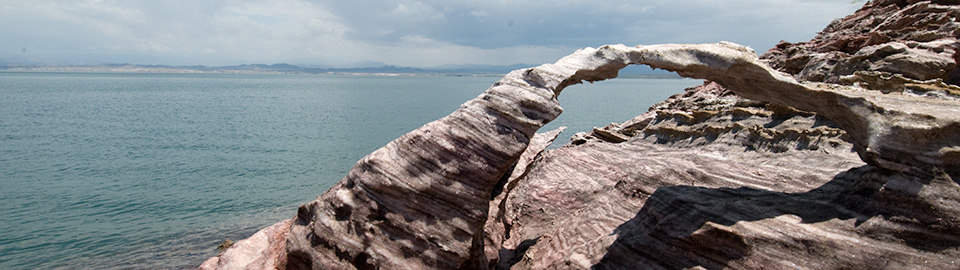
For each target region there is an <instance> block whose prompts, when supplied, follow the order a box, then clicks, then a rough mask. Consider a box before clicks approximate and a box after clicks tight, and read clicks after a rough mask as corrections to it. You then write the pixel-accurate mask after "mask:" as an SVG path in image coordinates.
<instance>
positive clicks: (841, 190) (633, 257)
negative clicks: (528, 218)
mask: <svg viewBox="0 0 960 270" xmlns="http://www.w3.org/2000/svg"><path fill="white" fill-rule="evenodd" d="M898 177H899V178H903V175H902V174H895V173H888V172H885V171H883V170H882V169H878V168H876V167H873V166H863V167H859V168H854V169H850V170H848V171H846V172H844V173H841V174H839V175H837V176H835V177H834V178H833V179H832V180H831V181H829V182H827V183H825V184H824V185H822V186H820V187H818V188H816V189H813V190H811V191H809V192H804V193H783V192H775V191H769V190H761V189H755V188H704V187H694V186H671V187H661V188H659V189H657V190H656V191H655V192H654V193H653V194H652V195H651V197H650V198H649V199H648V200H647V201H646V203H645V204H644V206H643V208H642V209H641V210H640V211H639V212H638V213H637V215H636V216H635V217H634V218H633V219H631V220H629V221H627V222H625V223H623V224H621V225H620V226H619V227H617V228H616V229H615V230H614V232H613V234H616V235H618V237H617V239H616V240H615V242H614V243H613V244H612V245H611V246H610V247H609V249H608V250H607V253H606V254H605V255H604V257H603V258H602V259H601V260H600V262H598V263H597V264H596V265H594V266H593V269H635V268H636V267H637V266H643V268H647V269H655V268H664V269H680V268H690V267H695V266H701V267H705V268H707V269H720V268H725V267H726V266H728V263H729V262H730V261H733V260H737V259H740V258H743V257H746V256H750V255H751V253H752V252H753V251H754V250H756V249H754V248H753V247H752V244H751V243H750V241H748V239H747V238H746V237H745V236H744V235H743V234H742V233H741V232H739V231H737V229H735V228H731V227H727V226H732V225H734V224H736V223H737V222H740V221H748V222H749V221H757V220H763V219H770V218H775V217H778V216H782V215H794V216H797V217H799V218H800V219H801V223H803V224H811V223H819V222H824V221H828V220H832V219H840V220H848V219H856V223H855V226H858V227H859V226H860V225H861V224H863V222H865V221H867V220H869V219H870V218H872V217H876V216H887V217H888V218H889V217H891V216H896V217H899V218H896V219H897V220H909V221H908V222H907V223H910V224H901V225H903V226H909V227H913V228H914V229H913V230H908V231H910V232H901V233H900V234H899V235H898V234H897V233H892V236H893V237H897V238H900V239H902V240H904V241H903V242H904V243H905V244H906V245H908V246H911V247H912V248H916V249H920V250H928V251H938V250H942V249H946V248H956V247H960V237H958V236H960V235H957V233H956V230H955V229H956V228H952V227H953V226H951V225H949V224H947V225H943V224H940V225H938V224H937V223H938V221H937V219H938V216H942V214H943V213H942V212H941V211H940V210H941V209H932V208H931V207H930V205H927V204H926V203H924V202H925V201H929V200H925V199H923V198H918V197H916V195H918V194H904V193H901V192H891V191H890V190H889V189H890V188H889V187H885V184H886V183H887V182H888V181H903V180H902V179H901V180H896V179H897V178H898ZM947 178H949V176H947ZM935 181H936V179H935ZM940 182H942V184H946V185H952V186H956V183H954V182H953V181H950V179H946V180H945V181H940ZM952 193H956V192H955V191H954V192H952ZM948 196H951V197H952V196H954V195H948ZM911 198H912V199H911ZM935 199H936V198H934V200H935ZM924 208H926V209H924ZM896 209H901V210H896ZM903 209H908V210H903ZM940 223H943V222H940ZM720 225H723V226H720ZM938 226H939V227H938ZM944 226H946V227H944ZM916 228H920V229H919V230H918V229H916ZM918 231H919V232H918ZM778 232H779V231H778ZM785 233H787V234H792V233H794V232H785ZM797 233H798V234H800V233H802V232H797ZM905 233H906V234H905ZM910 233H913V234H918V235H908V234H910ZM932 235H935V236H937V237H938V238H939V239H938V240H937V241H933V240H929V239H931V236H932ZM918 236H919V237H918ZM749 237H754V238H756V237H755V236H749ZM760 238H763V237H762V236H761V237H760ZM914 238H916V239H927V240H924V241H911V240H910V239H914ZM928 240H929V241H928Z"/></svg>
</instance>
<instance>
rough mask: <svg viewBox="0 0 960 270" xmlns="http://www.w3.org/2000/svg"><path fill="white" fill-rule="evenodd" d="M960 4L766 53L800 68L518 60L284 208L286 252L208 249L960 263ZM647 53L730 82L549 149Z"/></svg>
mask: <svg viewBox="0 0 960 270" xmlns="http://www.w3.org/2000/svg"><path fill="white" fill-rule="evenodd" d="M954 2H955V1H938V2H936V3H930V2H914V1H908V2H901V1H876V2H871V3H868V4H867V5H866V6H865V8H864V9H862V10H860V11H858V13H857V14H855V15H854V16H851V17H848V18H847V19H844V20H841V21H838V22H835V23H833V24H831V26H830V27H828V29H827V30H825V31H824V33H823V34H821V36H820V37H818V39H820V41H818V39H815V40H814V41H811V42H809V43H804V44H802V45H798V46H792V45H789V44H787V45H784V44H781V45H783V46H779V47H778V48H777V49H774V50H771V52H769V53H768V54H767V55H766V56H765V59H766V60H765V62H766V63H771V64H772V65H773V66H775V67H776V68H778V69H780V70H785V71H788V72H790V74H787V73H782V72H780V71H777V70H775V69H774V68H771V67H770V66H768V65H767V64H765V62H761V60H760V59H759V58H758V57H757V56H756V55H755V54H754V53H753V52H752V51H750V50H749V49H747V48H745V47H742V46H739V45H735V44H730V43H717V44H700V45H653V46H638V47H626V46H623V45H609V46H604V47H601V48H597V49H592V48H588V49H583V50H580V51H577V52H576V53H574V54H572V55H570V56H567V57H564V58H563V59H560V60H559V61H558V62H557V63H555V64H547V65H543V66H540V67H535V68H531V69H525V70H518V71H514V72H512V73H510V74H508V75H507V76H506V77H504V78H503V79H502V80H500V81H499V82H498V83H496V84H495V85H494V86H493V87H491V88H490V89H488V90H487V91H486V92H484V93H483V94H481V95H480V96H479V97H477V98H476V99H473V100H471V101H469V102H467V103H465V104H464V105H463V106H462V107H461V108H460V109H459V110H457V111H456V112H454V113H452V114H451V115H450V116H447V117H445V118H442V119H440V120H437V121H435V122H432V123H429V124H427V125H425V126H423V127H421V128H420V129H417V130H415V131H413V132H411V133H409V134H406V135H404V136H402V137H400V138H398V139H397V140H395V141H393V142H391V143H389V144H388V145H387V146H385V147H384V148H381V149H379V150H377V151H375V152H373V153H371V154H370V155H369V156H367V157H365V158H364V159H362V160H361V161H360V162H358V163H357V165H356V167H354V168H353V169H352V170H351V171H350V172H349V174H348V175H347V176H346V177H345V178H344V179H343V180H342V181H341V182H340V183H339V184H337V185H335V186H334V187H332V188H331V189H330V190H328V191H327V192H326V193H324V194H323V195H321V196H320V197H318V198H317V199H316V200H315V201H313V202H311V203H308V204H305V205H303V206H301V207H300V208H299V209H298V211H297V214H296V217H295V218H293V219H292V220H289V221H287V222H289V225H283V224H284V223H280V224H278V225H275V227H276V228H283V227H286V226H288V227H289V231H286V233H287V235H286V242H285V243H284V244H285V248H286V250H285V251H284V252H283V253H282V254H278V252H279V251H278V250H277V249H275V248H265V247H276V245H275V244H274V243H277V242H276V241H275V240H263V239H277V238H278V237H279V238H282V237H283V234H282V233H280V232H278V230H276V229H269V230H266V229H265V230H264V231H262V233H263V234H262V235H261V234H260V233H258V234H257V235H259V236H256V237H255V238H254V240H250V241H248V240H244V241H247V242H244V241H241V242H238V244H237V245H235V247H232V248H230V249H228V250H227V251H226V252H224V253H223V255H221V257H220V258H213V259H210V260H209V261H208V262H207V263H205V267H208V266H209V267H210V268H215V269H228V268H245V267H248V268H250V269H262V268H268V267H269V266H271V264H269V263H261V262H270V263H273V264H272V265H274V266H276V267H277V268H290V269H305V268H313V269H376V268H383V269H490V268H498V269H585V268H595V269H636V268H644V269H677V268H698V267H699V268H708V269H718V268H727V267H729V268H751V269H758V268H771V269H784V268H788V269H789V268H816V269H850V268H854V269H876V268H893V269H905V268H911V269H913V268H929V269H956V268H958V267H960V266H958V262H957V260H958V258H960V185H958V177H960V99H957V98H956V96H955V93H954V92H953V91H952V89H955V87H956V86H955V83H954V82H955V80H954V79H953V78H954V77H952V76H953V75H951V74H953V72H954V71H955V69H956V56H955V51H956V46H955V45H952V44H955V41H956V37H957V35H956V22H955V18H956V17H957V16H956V8H955V6H954V5H955V4H957V3H954ZM867 26H870V28H866V27H867ZM921 26H922V27H921ZM934 26H936V27H934ZM851 28H853V29H851ZM868 29H869V30H868ZM885 31H886V32H885ZM874 32H875V33H877V35H879V36H875V34H873V33H874ZM831 33H833V34H831ZM856 33H861V35H866V37H867V38H853V37H854V36H852V35H854V34H856ZM864 33H865V34H864ZM828 35H834V36H830V37H826V36H828ZM846 37H850V38H847V39H844V38H846ZM885 37H896V38H897V39H894V38H890V39H887V38H885ZM830 40H839V41H842V42H839V41H838V42H839V43H836V42H834V43H830V42H829V41H830ZM843 40H847V41H843ZM904 40H907V41H908V43H909V42H917V44H913V45H916V46H913V45H911V44H908V43H903V41H904ZM951 40H952V41H951ZM891 42H893V43H891ZM951 42H954V43H951ZM920 43H923V44H920ZM837 44H842V46H841V45H837ZM901 45H906V48H904V47H903V46H901ZM941 45H943V46H941ZM937 46H940V47H937ZM790 48H794V49H790ZM817 48H839V49H830V50H829V51H824V52H821V51H816V50H817ZM850 48H855V50H853V49H850ZM937 48H940V49H937ZM849 50H853V51H851V52H848V51H849ZM938 50H939V51H938ZM820 53H823V55H819V54H820ZM845 54H846V55H845ZM804 55H808V56H809V57H808V56H804ZM824 55H827V56H829V55H833V56H830V57H834V56H835V57H838V58H837V59H839V60H837V61H835V62H832V64H830V63H831V62H829V61H826V62H823V63H820V64H818V63H817V62H816V61H820V60H817V59H820V58H818V57H823V56H824ZM848 56H850V57H851V58H849V59H859V60H856V61H854V60H850V62H843V61H845V60H844V59H848V58H844V57H848ZM946 56H950V57H946ZM852 57H859V58H852ZM807 58H809V59H807ZM790 59H793V60H790ZM804 59H807V60H804ZM867 60H869V62H870V63H874V64H876V63H879V64H876V65H874V64H871V65H861V64H860V63H859V62H857V61H861V62H863V61H867ZM790 61H792V62H790ZM804 61H806V62H804ZM787 62H790V63H792V64H787ZM825 63H826V64H825ZM631 64H640V65H649V66H652V67H655V68H661V69H667V70H672V71H676V72H678V73H679V74H680V75H683V76H687V77H693V78H702V79H708V80H710V82H707V83H705V84H704V85H703V86H700V87H696V88H691V89H689V90H688V91H687V92H686V93H685V94H682V95H677V96H674V97H671V98H670V99H668V100H667V101H664V102H663V103H660V104H658V105H656V106H654V107H652V108H651V111H650V112H648V113H646V114H644V115H641V116H639V117H637V118H635V119H632V120H630V121H627V122H626V123H623V124H616V125H611V126H608V127H604V128H598V129H595V130H594V131H592V132H590V133H585V134H578V135H577V136H575V138H574V141H573V144H571V145H569V146H566V147H564V148H561V149H557V150H552V151H546V152H543V146H544V145H546V144H545V143H546V142H548V141H550V140H552V139H553V138H555V137H556V131H554V132H551V133H549V134H543V135H534V134H535V132H536V131H537V129H538V128H540V127H541V126H542V125H544V124H546V123H547V122H549V121H550V120H552V119H554V118H555V117H556V116H557V115H558V114H559V113H560V111H561V109H560V107H559V104H557V99H556V96H557V95H559V94H560V92H561V91H562V90H563V88H565V87H566V86H569V85H572V84H576V83H580V82H581V81H584V80H587V81H595V80H603V79H609V78H614V77H616V75H617V71H618V70H620V69H622V68H623V67H625V66H627V65H631ZM827 64H829V65H827ZM848 70H849V71H850V72H849V73H847V72H848ZM817 72H820V73H822V74H824V75H823V76H821V77H822V78H820V79H817V78H818V77H817V76H819V75H816V74H820V73H817ZM858 72H859V73H858ZM871 72H880V73H871ZM884 72H885V73H884ZM931 74H933V75H931ZM833 77H836V79H835V80H834V79H833ZM795 78H800V79H801V81H798V80H797V79H795ZM841 78H843V80H844V82H847V83H848V84H851V85H838V84H828V83H810V82H803V81H802V80H806V79H810V80H818V81H827V82H833V81H836V82H840V80H841ZM938 79H939V80H938ZM871 89H872V90H871ZM271 228H273V227H271ZM280 231H282V230H280ZM257 239H260V240H257ZM242 243H249V244H242ZM257 243H259V244H257ZM235 249H238V250H235ZM239 249H242V250H239ZM261 251H266V252H261ZM230 254H253V255H251V256H253V258H251V259H249V260H250V261H251V262H254V263H252V264H247V265H245V266H239V265H235V264H233V262H239V261H235V260H236V259H232V258H231V257H232V256H234V255H230ZM240 256H243V255H240ZM272 258H282V259H272ZM284 259H285V260H284ZM284 263H285V264H284ZM238 264H239V263H238ZM228 265H229V266H228Z"/></svg>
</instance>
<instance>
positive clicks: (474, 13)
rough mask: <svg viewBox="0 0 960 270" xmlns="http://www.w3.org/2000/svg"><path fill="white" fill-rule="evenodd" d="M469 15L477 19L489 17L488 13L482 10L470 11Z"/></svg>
mask: <svg viewBox="0 0 960 270" xmlns="http://www.w3.org/2000/svg"><path fill="white" fill-rule="evenodd" d="M469 14H470V16H473V17H476V18H478V19H483V18H486V17H490V12H487V11H486V10H484V9H475V10H471V11H470V13H469Z"/></svg>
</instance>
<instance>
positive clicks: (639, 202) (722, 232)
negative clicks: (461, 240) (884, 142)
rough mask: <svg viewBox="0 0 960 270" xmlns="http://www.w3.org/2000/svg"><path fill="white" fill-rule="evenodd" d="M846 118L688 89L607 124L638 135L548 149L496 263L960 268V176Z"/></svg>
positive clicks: (511, 216)
mask: <svg viewBox="0 0 960 270" xmlns="http://www.w3.org/2000/svg"><path fill="white" fill-rule="evenodd" d="M636 126H642V127H641V128H639V129H636ZM837 126H838V125H837V124H836V123H833V122H832V121H830V120H829V119H826V118H824V117H822V116H818V115H816V114H812V113H810V112H803V111H797V110H792V109H790V108H785V107H781V106H776V105H771V104H767V103H763V102H756V101H750V100H746V99H743V98H741V97H738V96H736V95H733V94H732V93H731V92H730V91H729V90H727V89H725V88H723V87H721V86H719V85H717V84H715V83H708V84H705V85H704V86H701V87H696V88H692V89H688V91H687V92H686V93H684V94H682V95H677V96H674V97H672V98H670V99H669V100H667V101H665V102H663V103H660V104H658V105H655V106H654V107H653V108H652V110H651V113H648V114H645V115H643V116H640V117H638V118H637V119H633V120H631V121H628V122H627V123H624V124H621V125H617V126H616V127H610V128H609V129H611V130H618V132H620V133H621V134H624V135H625V136H629V137H630V139H628V140H627V141H624V142H621V143H613V142H610V141H606V140H602V139H600V138H597V137H593V136H590V135H587V136H586V138H587V139H586V140H584V141H582V142H580V144H579V145H569V146H566V147H564V148H561V149H557V150H554V151H549V152H546V153H544V154H543V155H542V158H541V159H540V160H539V161H538V162H537V163H535V164H534V166H533V167H532V168H531V170H530V172H528V173H527V177H526V179H524V180H523V181H522V182H521V184H520V185H519V186H518V187H517V188H516V189H515V190H514V191H513V192H512V193H511V196H510V197H509V198H507V201H508V202H510V203H509V205H508V208H507V209H508V211H507V222H508V224H510V225H511V228H512V231H510V233H509V235H510V238H508V239H506V240H505V242H504V245H503V246H504V249H505V250H508V251H512V253H510V254H506V256H502V258H503V259H504V260H503V261H501V263H500V265H498V268H499V269H508V268H509V269H587V268H593V269H638V268H639V269H680V268H694V267H698V266H699V267H705V268H707V269H720V268H735V269H736V268H742V269H764V268H765V269H797V268H801V269H851V268H853V269H917V268H920V269H953V268H956V267H958V266H960V265H958V263H960V260H958V259H957V258H960V257H958V256H960V250H958V246H960V226H958V225H957V224H958V223H957V221H960V211H958V209H957V207H960V202H958V200H960V186H958V185H957V183H956V182H955V181H952V180H951V176H950V175H948V174H946V173H942V172H939V173H936V174H935V175H933V176H917V175H913V174H911V173H897V172H892V171H889V170H885V169H882V168H878V167H875V166H870V165H865V164H864V163H863V162H862V161H861V160H859V158H858V156H857V155H856V154H855V152H854V151H853V145H852V143H850V142H849V140H848V138H847V136H846V134H845V132H843V131H842V130H840V129H839V128H837ZM953 179H956V178H953Z"/></svg>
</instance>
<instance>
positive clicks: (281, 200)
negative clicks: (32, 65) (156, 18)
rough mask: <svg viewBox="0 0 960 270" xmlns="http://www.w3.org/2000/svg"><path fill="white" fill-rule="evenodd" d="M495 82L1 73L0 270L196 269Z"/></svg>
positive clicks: (595, 110) (600, 107) (664, 82)
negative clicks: (226, 243) (223, 246)
mask: <svg viewBox="0 0 960 270" xmlns="http://www.w3.org/2000/svg"><path fill="white" fill-rule="evenodd" d="M498 79H499V78H498V77H387V76H332V75H264V74H256V75H237V74H140V73H138V74H118V73H27V72H0V202H2V204H0V218H2V219H0V269H36V268H43V269H144V268H147V269H162V268H167V269H179V268H192V267H196V266H197V265H199V264H200V263H201V262H202V261H203V260H205V259H206V258H207V257H209V256H213V255H215V254H216V253H217V251H216V250H215V247H216V246H217V245H218V244H219V243H220V242H222V241H223V240H224V239H227V238H230V239H234V240H236V239H241V238H244V237H247V236H249V235H250V234H252V233H253V232H255V231H256V230H257V229H259V228H261V227H264V226H267V225H270V224H273V223H275V222H277V221H279V220H282V219H285V218H289V217H291V216H293V214H294V213H295V211H296V206H297V205H299V204H301V203H304V202H307V201H310V200H312V199H313V198H315V197H316V196H317V195H319V194H320V193H322V192H323V191H325V190H326V189H327V188H329V187H330V186H331V185H333V183H335V182H336V181H339V180H340V178H342V177H343V175H345V173H346V172H347V170H349V169H350V167H352V165H353V163H355V162H356V161H357V160H358V159H360V158H361V157H363V156H364V155H366V154H367V153H369V152H371V151H373V150H375V149H377V148H379V147H381V146H383V145H384V144H386V143H387V142H389V141H390V140H392V139H393V138H396V137H398V136H400V135H402V134H404V133H406V132H408V131H410V130H412V129H415V128H417V127H419V126H421V125H423V124H424V123H427V122H429V121H432V120H435V119H437V118H440V117H443V116H444V115H447V114H449V113H450V112H452V111H453V110H455V109H457V108H458V107H459V106H460V104H461V103H463V102H464V101H466V100H468V99H471V98H473V97H476V96H477V95H478V94H480V92H482V91H483V90H484V89H486V88H487V87H489V86H490V85H492V84H493V83H494V82H495V81H496V80H498ZM696 84H699V81H695V80H681V79H617V80H612V81H607V82H600V83H597V84H593V85H590V84H588V85H577V86H572V87H570V88H568V89H567V90H565V91H564V93H563V94H562V95H561V96H560V101H561V104H562V105H563V106H564V108H565V112H564V114H563V115H561V116H560V118H558V119H557V120H556V121H555V122H554V123H551V124H550V125H549V126H548V127H546V128H552V127H556V126H559V125H565V126H569V127H570V129H569V130H568V131H567V132H565V133H566V135H561V137H562V138H567V137H569V136H570V135H572V134H573V133H574V132H577V131H586V130H589V129H590V128H592V127H593V126H603V125H606V124H608V123H610V122H622V121H624V120H627V119H629V118H632V117H633V116H636V115H638V114H640V113H643V112H645V111H646V110H647V107H648V106H650V105H652V104H653V103H656V102H658V101H661V100H663V99H665V98H666V97H667V96H669V95H672V94H676V93H679V92H681V91H682V89H683V88H685V87H688V86H692V85H696ZM561 140H564V141H565V140H566V139H561Z"/></svg>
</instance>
